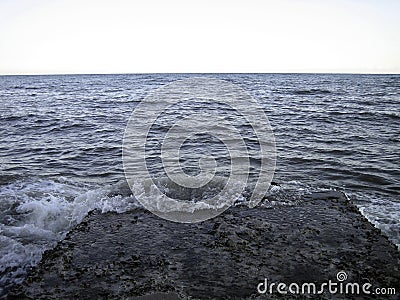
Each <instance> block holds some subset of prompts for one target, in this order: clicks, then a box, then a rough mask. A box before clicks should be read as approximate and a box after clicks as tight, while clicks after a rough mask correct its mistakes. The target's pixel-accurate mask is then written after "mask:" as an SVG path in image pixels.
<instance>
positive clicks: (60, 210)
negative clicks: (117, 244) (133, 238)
mask: <svg viewBox="0 0 400 300" xmlns="http://www.w3.org/2000/svg"><path fill="white" fill-rule="evenodd" d="M140 207H141V206H140V204H139V203H138V202H137V201H135V200H134V199H133V198H132V195H131V193H130V190H129V188H128V187H127V185H126V183H124V182H123V181H121V182H118V183H117V184H114V185H106V186H104V187H100V188H99V187H97V188H94V189H93V188H92V187H90V186H85V185H78V184H77V183H72V182H68V181H67V180H65V179H63V178H60V179H59V180H57V181H53V180H44V179H26V180H17V181H15V182H12V183H9V184H7V185H3V186H0V233H1V234H0V286H3V287H4V288H5V289H7V287H9V286H11V285H13V284H15V283H19V282H21V281H22V280H23V278H24V277H25V275H26V272H27V270H28V269H29V268H31V267H32V266H35V265H36V264H37V263H38V262H39V261H40V259H41V256H42V253H43V252H44V251H45V250H46V249H49V248H51V247H53V246H54V245H55V243H56V242H57V241H59V240H62V239H63V238H64V237H65V235H66V233H67V232H68V231H69V230H70V229H71V228H72V227H74V226H75V225H76V224H79V223H80V222H81V221H82V219H83V218H84V217H85V216H86V215H87V214H88V213H89V212H90V211H91V210H94V209H98V210H100V211H102V212H108V211H115V212H124V211H127V210H131V209H135V208H140ZM1 294H2V291H1V289H0V295H1Z"/></svg>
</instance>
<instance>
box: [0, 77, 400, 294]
mask: <svg viewBox="0 0 400 300" xmlns="http://www.w3.org/2000/svg"><path fill="white" fill-rule="evenodd" d="M189 77H202V78H204V77H205V78H216V79H221V80H226V81H228V82H231V83H234V84H236V85H238V86H239V87H241V88H243V89H244V90H245V91H246V92H248V93H249V94H250V95H251V96H252V97H254V99H256V100H257V101H258V103H259V104H260V105H261V107H262V109H263V110H264V112H265V114H266V115H267V116H268V118H269V122H270V125H271V127H272V129H273V132H274V136H275V141H276V155H277V159H276V169H275V174H274V178H273V183H274V184H273V185H272V186H271V187H270V189H269V190H268V191H265V195H266V200H264V201H263V202H262V203H260V204H259V205H258V207H257V209H268V208H270V207H271V206H273V205H296V204H297V203H298V201H301V197H302V195H304V194H306V193H311V192H313V191H321V190H329V189H336V190H340V191H344V192H345V193H346V194H347V195H348V197H349V198H350V199H351V200H352V201H354V202H355V203H356V204H357V205H358V207H359V209H360V211H361V212H362V213H363V214H364V215H365V216H366V217H367V218H368V219H369V220H370V221H371V222H372V223H374V224H375V225H376V226H377V227H378V228H380V229H381V230H382V231H383V232H384V234H386V235H387V236H388V237H389V239H390V240H392V241H393V242H394V243H395V244H397V245H398V246H400V151H399V149H400V147H399V146H400V75H329V74H142V75H140V74H137V75H57V76H55V75H54V76H53V75H52V76H0V120H1V126H0V165H1V168H0V296H1V295H2V294H5V293H6V291H7V289H8V288H9V287H10V286H12V285H13V284H15V283H18V282H21V281H22V280H23V278H24V276H25V275H26V272H27V271H28V270H29V268H31V267H32V266H35V265H36V264H37V263H38V262H39V261H40V259H41V255H42V253H43V251H44V250H45V249H49V248H51V247H53V246H54V245H55V243H57V241H59V240H61V239H63V237H64V236H65V235H66V233H67V232H68V230H70V229H71V228H73V226H75V225H76V224H78V223H79V222H80V221H81V220H82V219H83V218H84V217H85V216H86V215H87V213H88V212H89V211H91V210H93V209H99V210H101V211H103V212H106V211H116V212H124V211H127V210H133V209H135V210H141V211H142V212H143V213H148V212H147V211H146V210H144V209H143V207H142V205H141V204H140V203H139V202H138V201H137V200H136V199H135V197H134V196H133V195H132V193H131V191H130V189H129V187H128V185H127V183H126V180H125V177H124V170H123V163H122V141H123V137H124V131H125V127H126V125H127V123H128V120H129V117H130V115H131V113H132V110H133V109H134V108H135V107H136V106H137V105H138V103H139V102H140V101H141V100H142V99H143V98H144V97H146V96H147V95H148V94H149V93H150V92H151V91H153V90H154V89H157V88H159V87H161V86H163V85H165V84H167V83H171V82H174V81H176V80H178V79H185V78H189ZM193 105H194V108H196V109H200V110H201V111H202V112H203V111H206V110H208V109H211V107H210V106H208V105H206V104H201V103H200V104H199V103H194V104H193ZM199 106H200V107H199ZM190 109H193V107H191V108H190ZM212 109H217V110H218V109H219V110H221V114H225V115H226V116H228V117H229V115H230V113H231V112H230V111H229V110H225V111H224V109H223V108H221V107H219V108H212ZM182 113H183V114H184V113H185V110H184V109H183V110H182V108H177V109H176V111H174V110H172V111H171V112H170V113H169V114H167V115H166V116H165V122H159V124H157V126H154V128H153V130H154V134H158V133H159V134H160V135H162V134H164V133H165V131H166V130H167V129H168V126H171V124H173V122H174V118H175V117H176V116H177V115H179V114H180V115H182ZM175 114H176V116H175ZM228 119H229V120H230V121H231V122H232V123H233V125H237V126H238V127H241V126H244V125H241V124H240V122H239V119H238V118H237V117H236V116H235V114H234V113H233V112H232V115H231V117H230V118H228ZM161 120H162V119H161ZM235 122H236V123H237V124H235ZM166 123H168V124H169V125H168V126H166V125H165V124H166ZM244 127H245V126H244ZM244 127H243V128H244ZM243 128H242V129H243ZM157 147H159V145H158V146H157ZM157 147H156V148H157ZM182 149H183V150H182V155H183V156H182V158H181V163H182V164H183V166H184V168H186V171H187V172H188V173H191V172H192V173H193V172H194V174H195V173H196V170H197V168H196V166H198V165H196V159H194V158H195V157H196V155H197V154H199V153H201V154H207V153H212V154H213V155H214V156H216V158H217V162H218V163H221V165H222V166H223V167H224V166H226V165H229V163H230V160H229V159H227V158H226V157H227V152H226V149H224V147H221V145H220V143H219V141H218V140H214V139H213V137H212V136H210V135H204V134H203V135H201V136H198V137H197V138H196V139H193V140H189V141H188V142H187V143H186V144H185V145H183V148H182ZM195 154H196V155H195ZM158 156H159V153H158V152H157V151H154V153H150V155H149V161H150V162H151V160H152V159H153V164H152V166H153V167H154V169H153V170H152V172H153V175H154V176H155V177H157V176H159V178H156V179H157V180H159V181H160V182H164V183H165V176H164V175H165V174H163V173H162V170H158V168H159V166H160V164H159V163H157V162H158V160H157V159H158ZM250 163H251V168H253V169H255V170H256V169H257V166H258V164H259V163H258V162H257V159H254V161H250ZM222 169H223V168H222ZM218 175H220V178H224V176H225V175H226V174H225V173H224V172H221V174H218ZM162 186H163V187H164V188H165V190H164V192H165V193H166V194H168V195H169V196H172V197H176V198H179V199H188V198H189V199H191V198H193V197H194V198H196V197H197V198H198V197H200V198H201V197H202V196H204V195H206V196H207V195H208V194H207V193H209V192H210V189H207V190H200V192H199V193H197V194H196V195H193V194H191V193H189V194H188V191H187V190H182V189H179V188H177V187H176V186H174V185H172V184H169V183H166V184H163V185H162ZM213 187H214V188H215V189H217V190H218V188H219V183H218V182H217V184H215V185H214V186H213ZM211 192H212V191H211ZM232 193H235V191H232Z"/></svg>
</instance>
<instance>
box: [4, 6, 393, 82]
mask: <svg viewBox="0 0 400 300" xmlns="http://www.w3.org/2000/svg"><path fill="white" fill-rule="evenodd" d="M399 12H400V1H398V0H376V1H375V0H335V1H330V0H325V1H324V0H318V1H317V0H270V1H269V0H241V1H239V0H142V1H137V0H113V1H111V0H109V1H102V0H97V1H93V0H80V1H78V0H42V1H40V0H36V1H35V0H1V1H0V74H77V73H85V74H103V73H148V72H149V73H162V72H167V73H170V72H171V73H175V72H196V73H197V72H198V73H202V72H205V73H208V72H218V73H224V72H239V73H240V72H263V73H292V72H296V73H297V72H299V73H400V15H399Z"/></svg>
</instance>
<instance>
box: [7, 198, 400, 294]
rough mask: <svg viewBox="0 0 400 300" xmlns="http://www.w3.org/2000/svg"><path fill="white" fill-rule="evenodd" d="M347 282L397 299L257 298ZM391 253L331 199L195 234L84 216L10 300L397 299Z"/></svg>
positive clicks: (148, 219) (129, 216) (136, 214)
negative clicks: (342, 277)
mask: <svg viewBox="0 0 400 300" xmlns="http://www.w3.org/2000/svg"><path fill="white" fill-rule="evenodd" d="M340 271H344V272H345V273H346V274H347V276H348V278H347V280H346V281H344V283H346V282H352V283H359V284H360V285H361V284H363V283H367V282H368V283H370V284H371V285H372V288H371V289H370V290H371V291H372V290H373V289H375V288H389V287H390V288H395V289H396V292H397V294H396V295H392V296H385V297H381V296H378V295H376V294H375V295H373V294H370V295H366V294H360V295H351V294H347V295H343V294H331V293H329V292H327V290H326V289H325V293H324V294H322V295H312V294H307V295H290V296H289V295H281V294H280V293H278V292H277V291H274V292H273V293H272V294H268V292H267V294H264V295H262V294H259V293H258V292H257V285H258V284H259V283H261V282H264V280H265V278H267V279H268V282H270V283H272V282H277V283H278V282H283V283H286V284H287V285H289V284H290V283H297V284H299V285H301V284H302V283H305V282H308V283H310V282H312V283H315V284H317V286H318V284H322V283H324V282H328V280H332V281H333V282H338V280H337V278H336V275H337V273H338V272H340ZM399 292H400V252H399V251H398V249H397V247H396V246H395V245H393V244H392V243H391V242H390V241H389V240H388V239H387V238H386V237H385V236H383V235H382V234H381V232H380V230H378V229H376V228H375V227H374V226H373V225H371V224H370V223H369V222H368V221H367V220H366V219H365V218H364V217H363V216H362V215H361V214H360V213H359V212H358V210H357V208H356V207H355V206H354V205H353V204H351V203H350V202H349V201H348V200H347V199H346V198H345V196H344V195H343V194H341V193H339V192H324V193H316V194H313V195H310V196H307V197H305V198H304V199H303V201H301V202H300V203H299V204H298V205H295V206H276V207H275V208H269V209H267V208H260V207H256V208H253V209H249V208H247V207H240V206H239V207H232V208H230V209H229V210H227V211H225V212H224V213H223V214H222V215H220V216H218V217H216V218H213V219H211V220H207V221H205V222H202V223H198V224H180V223H173V222H170V221H166V220H163V219H161V218H159V217H157V216H155V215H153V214H151V213H148V212H145V211H143V210H135V211H131V212H127V213H121V214H117V213H103V214H102V213H100V212H97V211H94V212H92V213H90V214H89V215H88V216H87V217H86V218H85V219H84V221H83V222H82V223H80V224H79V225H78V226H77V227H76V228H75V229H74V230H72V231H71V232H70V233H69V234H68V235H67V237H66V238H65V239H64V240H63V241H61V242H60V243H58V245H57V246H56V247H55V248H54V249H52V250H49V251H46V252H45V253H44V255H43V258H42V261H41V263H40V264H39V265H38V267H37V268H35V269H33V270H32V271H31V273H30V275H29V276H28V278H27V279H26V280H25V282H24V283H23V284H21V285H19V286H17V287H15V288H14V289H13V290H12V291H10V293H9V296H8V298H9V299H75V298H76V299H78V298H79V299H90V298H93V299H258V298H264V297H265V298H268V299H291V298H298V299H304V298H306V299H307V298H311V299H369V298H371V299H399V298H400V293H399Z"/></svg>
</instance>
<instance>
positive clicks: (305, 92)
mask: <svg viewBox="0 0 400 300" xmlns="http://www.w3.org/2000/svg"><path fill="white" fill-rule="evenodd" d="M292 93H293V94H295V95H320V94H331V93H332V92H331V91H329V90H323V89H309V90H294V91H292Z"/></svg>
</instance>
